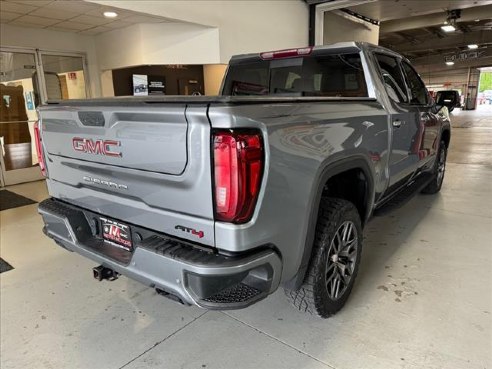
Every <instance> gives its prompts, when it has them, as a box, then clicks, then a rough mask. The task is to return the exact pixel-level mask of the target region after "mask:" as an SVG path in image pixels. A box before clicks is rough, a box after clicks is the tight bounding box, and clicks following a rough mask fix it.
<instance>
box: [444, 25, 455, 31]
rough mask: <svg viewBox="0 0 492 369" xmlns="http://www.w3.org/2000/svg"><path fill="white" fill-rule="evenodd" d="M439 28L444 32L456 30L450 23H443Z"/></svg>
mask: <svg viewBox="0 0 492 369" xmlns="http://www.w3.org/2000/svg"><path fill="white" fill-rule="evenodd" d="M441 29H442V30H443V31H444V32H454V31H456V28H455V26H453V25H451V24H445V25H443V26H441Z"/></svg>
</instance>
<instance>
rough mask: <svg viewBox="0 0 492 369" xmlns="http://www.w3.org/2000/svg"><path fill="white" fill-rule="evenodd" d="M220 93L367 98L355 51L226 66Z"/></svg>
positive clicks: (363, 78) (358, 59)
mask: <svg viewBox="0 0 492 369" xmlns="http://www.w3.org/2000/svg"><path fill="white" fill-rule="evenodd" d="M223 95H230V96H248V95H249V96H251V95H280V96H330V97H367V86H366V82H365V77H364V71H363V68H362V63H361V58H360V55H359V54H358V53H353V54H330V55H323V56H316V55H309V56H303V57H293V58H285V59H274V60H257V61H245V62H240V63H238V64H232V65H231V66H230V67H229V70H228V74H227V76H226V81H225V83H224V90H223Z"/></svg>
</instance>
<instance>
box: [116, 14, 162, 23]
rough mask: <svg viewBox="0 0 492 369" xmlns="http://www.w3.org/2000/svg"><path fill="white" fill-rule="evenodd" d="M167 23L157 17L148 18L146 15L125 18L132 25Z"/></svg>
mask: <svg viewBox="0 0 492 369" xmlns="http://www.w3.org/2000/svg"><path fill="white" fill-rule="evenodd" d="M164 21H166V20H165V19H161V18H156V17H148V16H145V15H139V14H137V15H131V16H129V17H126V18H125V22H131V23H162V22H164Z"/></svg>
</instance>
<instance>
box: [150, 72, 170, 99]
mask: <svg viewBox="0 0 492 369" xmlns="http://www.w3.org/2000/svg"><path fill="white" fill-rule="evenodd" d="M165 94H166V77H163V76H149V95H165Z"/></svg>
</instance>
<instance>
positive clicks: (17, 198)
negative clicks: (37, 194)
mask: <svg viewBox="0 0 492 369" xmlns="http://www.w3.org/2000/svg"><path fill="white" fill-rule="evenodd" d="M35 203H36V201H34V200H31V199H28V198H27V197H24V196H21V195H17V194H16V193H14V192H11V191H8V190H0V210H7V209H13V208H18V207H19V206H25V205H31V204H35Z"/></svg>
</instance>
